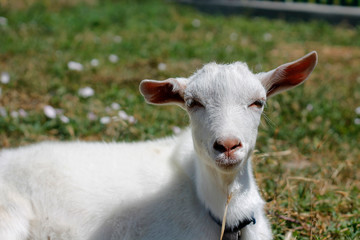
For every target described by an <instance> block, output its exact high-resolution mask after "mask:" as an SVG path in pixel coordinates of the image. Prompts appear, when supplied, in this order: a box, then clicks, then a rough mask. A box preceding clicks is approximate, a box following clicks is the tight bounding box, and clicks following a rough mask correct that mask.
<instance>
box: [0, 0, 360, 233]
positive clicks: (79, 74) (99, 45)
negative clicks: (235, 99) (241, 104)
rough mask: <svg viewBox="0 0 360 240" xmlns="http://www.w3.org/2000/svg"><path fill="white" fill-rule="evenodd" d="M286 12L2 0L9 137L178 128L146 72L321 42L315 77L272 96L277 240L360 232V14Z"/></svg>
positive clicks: (269, 131) (17, 142)
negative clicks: (359, 20) (147, 92)
mask: <svg viewBox="0 0 360 240" xmlns="http://www.w3.org/2000/svg"><path fill="white" fill-rule="evenodd" d="M336 3H337V2H336V1H335V4H336ZM339 3H340V2H339ZM285 19H286V18H284V19H282V18H272V19H268V18H265V17H259V16H257V15H253V14H231V15H227V14H225V15H224V14H218V13H216V14H214V13H211V14H210V13H208V11H207V12H204V11H201V8H199V7H197V8H195V7H193V5H191V4H190V5H181V4H179V3H177V2H169V1H163V0H147V1H140V0H128V1H126V0H122V1H115V0H101V1H100V0H71V1H70V0H56V1H55V0H0V74H1V77H0V148H4V147H16V146H22V145H27V144H30V143H34V142H39V141H43V140H66V141H68V140H78V139H80V140H88V141H93V140H103V141H135V140H146V139H155V138H158V137H163V136H167V135H170V134H177V133H178V132H179V131H180V130H181V129H182V128H184V127H186V126H187V124H188V117H187V115H186V113H185V112H184V111H182V110H181V109H179V108H177V107H175V106H162V107H154V106H149V105H146V104H145V102H144V100H143V98H142V97H141V96H140V94H139V91H138V84H139V82H140V81H141V80H142V79H158V80H163V79H166V78H169V77H187V76H190V75H191V74H192V73H193V72H194V71H196V70H197V69H198V68H200V67H201V66H202V65H203V64H205V63H207V62H211V61H216V62H218V63H230V62H233V61H245V62H247V63H248V65H249V68H250V69H252V70H253V71H254V72H260V71H268V70H271V69H273V68H275V67H277V66H278V65H281V64H283V63H286V62H289V61H293V60H295V59H298V58H300V57H302V56H303V55H305V54H306V53H308V52H310V51H313V50H316V51H317V52H318V54H319V63H318V66H317V67H316V69H315V71H314V72H313V74H312V75H311V77H310V79H309V80H308V81H307V82H306V83H305V84H304V85H302V86H300V87H298V88H296V89H293V90H291V91H289V92H285V93H282V94H280V95H277V96H275V97H274V98H272V99H270V100H269V101H268V103H267V106H266V108H265V112H264V116H263V121H262V124H261V126H260V129H259V137H258V142H257V149H256V151H255V153H254V155H255V156H254V167H255V175H256V178H257V181H258V184H259V188H260V189H261V191H262V196H263V197H264V199H265V200H266V201H267V214H268V217H269V218H270V221H271V223H272V229H273V232H274V236H275V239H286V240H290V239H360V194H359V193H360V149H359V143H360V25H357V24H356V23H355V24H354V23H351V24H349V23H347V22H346V21H339V22H338V23H337V24H330V23H328V22H325V21H323V20H321V19H320V20H319V19H317V20H311V18H309V19H307V20H306V21H304V20H303V19H301V18H297V19H296V20H294V19H293V20H292V21H286V20H285Z"/></svg>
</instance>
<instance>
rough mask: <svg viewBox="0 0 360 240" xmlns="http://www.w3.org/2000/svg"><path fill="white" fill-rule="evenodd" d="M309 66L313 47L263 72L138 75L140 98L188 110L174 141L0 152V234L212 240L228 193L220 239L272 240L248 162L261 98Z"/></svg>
mask: <svg viewBox="0 0 360 240" xmlns="http://www.w3.org/2000/svg"><path fill="white" fill-rule="evenodd" d="M316 63H317V54H316V52H312V53H310V54H308V55H306V56H305V57H303V58H301V59H299V60H297V61H295V62H292V63H287V64H284V65H281V66H280V67H278V68H276V69H274V70H272V71H270V72H267V73H259V74H253V73H252V72H251V71H250V70H249V69H248V67H247V65H246V64H244V63H241V62H236V63H233V64H230V65H218V64H215V63H210V64H207V65H205V66H204V67H203V68H202V69H201V70H199V71H197V72H196V73H195V74H194V75H192V76H191V77H190V78H176V79H168V80H165V81H153V80H144V81H142V83H141V85H140V90H141V93H142V94H143V95H144V97H145V99H146V101H147V102H149V103H153V104H171V103H174V104H177V105H180V106H181V107H183V108H184V109H185V110H186V111H187V112H188V113H189V116H190V122H191V128H190V129H189V130H186V131H184V132H183V133H182V134H180V135H179V136H176V137H171V138H165V139H161V140H156V141H148V142H139V143H84V142H72V143H55V142H46V143H40V144H36V145H33V146H27V147H21V148H18V149H8V150H2V151H1V152H0V239H1V240H23V239H24V240H25V239H44V240H49V239H50V240H55V239H72V240H73V239H75V240H76V239H92V240H98V239H131V240H134V239H137V240H138V239H157V240H158V239H181V240H184V239H186V240H187V239H204V240H205V239H206V240H211V239H219V238H220V232H221V228H220V226H219V224H221V223H220V222H221V221H220V219H221V220H222V219H223V216H224V212H225V206H226V203H227V200H228V199H229V200H230V201H229V203H228V206H227V215H226V218H225V219H226V221H225V222H226V224H225V225H226V229H225V235H224V238H223V239H242V240H245V239H246V240H255V239H256V240H267V239H272V235H271V230H270V226H269V223H268V221H267V219H266V217H265V214H264V211H263V206H264V202H263V200H262V199H261V197H260V194H259V192H258V189H257V186H256V183H255V180H254V177H253V174H252V167H251V154H252V151H253V149H254V146H255V141H256V135H257V128H258V125H259V122H260V116H261V113H262V111H263V106H264V104H265V100H266V98H267V97H269V96H272V95H274V94H276V93H278V92H279V91H283V90H286V89H288V88H291V87H294V86H296V85H298V84H301V83H302V82H304V81H305V80H306V78H307V77H308V76H309V75H310V73H311V72H312V70H313V69H314V67H315V65H316ZM230 196H231V197H230ZM240 230H241V231H240ZM240 233H241V236H240Z"/></svg>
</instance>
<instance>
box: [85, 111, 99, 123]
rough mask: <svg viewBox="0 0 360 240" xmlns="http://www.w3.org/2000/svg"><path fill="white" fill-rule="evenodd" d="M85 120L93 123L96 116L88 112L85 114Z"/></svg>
mask: <svg viewBox="0 0 360 240" xmlns="http://www.w3.org/2000/svg"><path fill="white" fill-rule="evenodd" d="M87 118H88V119H89V120H90V121H95V120H96V119H97V116H96V114H95V113H93V112H89V113H88V114H87Z"/></svg>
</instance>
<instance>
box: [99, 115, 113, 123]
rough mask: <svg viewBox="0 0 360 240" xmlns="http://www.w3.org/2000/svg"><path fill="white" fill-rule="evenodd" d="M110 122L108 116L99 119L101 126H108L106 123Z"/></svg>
mask: <svg viewBox="0 0 360 240" xmlns="http://www.w3.org/2000/svg"><path fill="white" fill-rule="evenodd" d="M110 121H111V118H110V117H108V116H106V117H102V118H100V123H101V124H108V123H110Z"/></svg>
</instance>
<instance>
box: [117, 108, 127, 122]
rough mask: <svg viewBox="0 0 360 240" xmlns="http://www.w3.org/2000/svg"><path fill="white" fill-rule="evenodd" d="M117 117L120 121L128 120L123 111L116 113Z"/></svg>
mask: <svg viewBox="0 0 360 240" xmlns="http://www.w3.org/2000/svg"><path fill="white" fill-rule="evenodd" d="M118 116H119V117H120V118H121V119H122V120H128V119H129V116H128V115H127V114H126V112H125V111H122V110H121V111H119V112H118Z"/></svg>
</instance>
